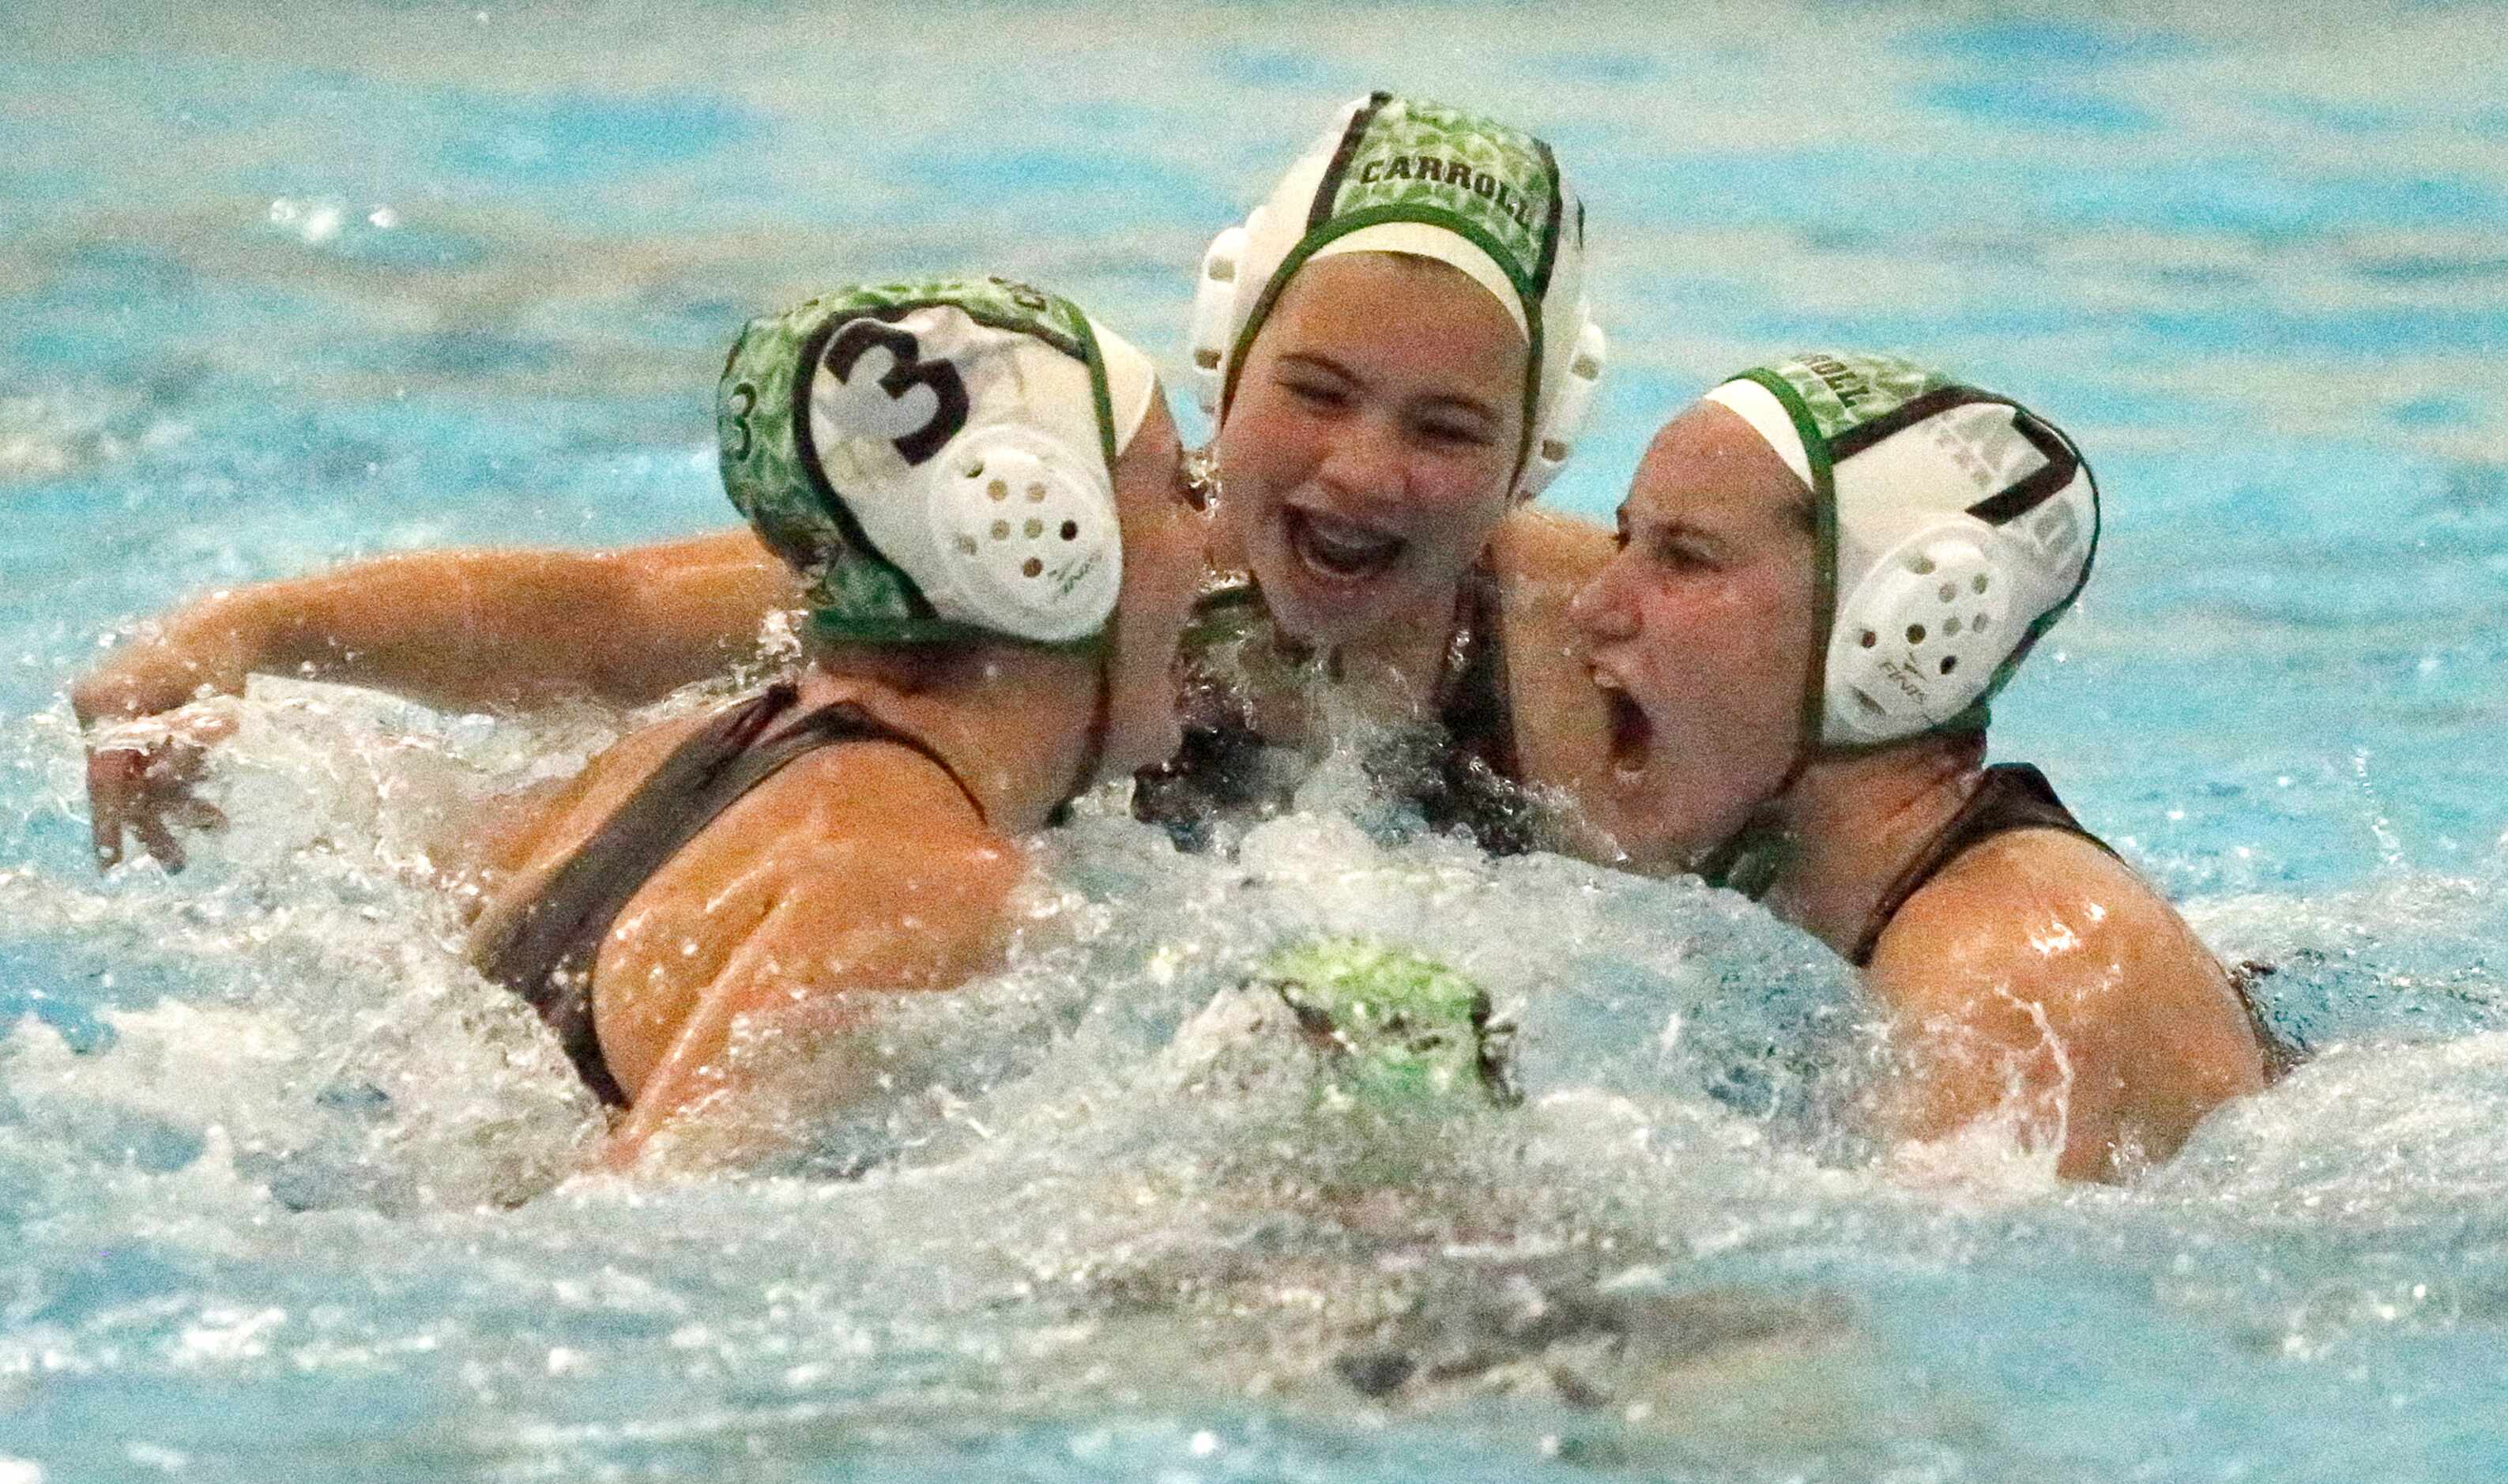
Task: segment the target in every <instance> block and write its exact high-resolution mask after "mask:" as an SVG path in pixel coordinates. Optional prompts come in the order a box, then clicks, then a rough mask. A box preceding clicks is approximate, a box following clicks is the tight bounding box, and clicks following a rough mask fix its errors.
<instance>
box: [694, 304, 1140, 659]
mask: <svg viewBox="0 0 2508 1484" xmlns="http://www.w3.org/2000/svg"><path fill="white" fill-rule="evenodd" d="M1155 395H1157V372H1156V369H1155V368H1154V367H1153V366H1152V364H1151V362H1150V360H1149V357H1147V356H1146V355H1143V354H1142V353H1141V352H1139V351H1138V350H1136V349H1134V348H1133V347H1132V346H1131V345H1129V344H1128V343H1126V342H1125V340H1124V339H1123V338H1122V337H1120V336H1118V335H1115V334H1114V333H1112V332H1111V331H1108V330H1106V329H1104V328H1102V327H1101V326H1099V325H1097V324H1095V323H1094V322H1093V321H1091V320H1090V319H1089V318H1088V315H1085V314H1083V313H1082V312H1081V311H1080V309H1079V307H1078V306H1076V305H1074V304H1072V303H1071V302H1070V301H1069V300H1067V299H1063V298H1060V297H1057V296H1055V295H1052V294H1048V293H1045V292H1043V291H1041V290H1038V289H1034V288H1030V287H1028V286H1027V285H1025V284H1023V283H1014V282H1011V281H1009V280H1006V279H1002V278H967V279H932V280H927V281H918V282H907V283H891V284H880V285H874V286H864V287H855V288H846V289H840V290H838V291H836V292H834V293H830V294H823V295H821V296H819V297H818V298H815V299H812V300H810V301H808V302H807V303H805V304H802V305H799V306H797V307H796V308H794V309H792V310H789V311H787V312H785V313H784V314H781V315H768V316H765V317H763V318H758V319H753V320H751V321H750V322H749V326H748V328H747V329H745V330H743V331H742V332H741V336H740V340H739V343H738V344H736V345H735V346H733V347H732V351H731V356H730V359H729V360H728V361H727V362H726V363H725V365H724V367H723V374H722V382H721V385H720V388H719V394H718V396H717V400H716V417H717V427H718V431H719V435H720V439H721V446H722V483H723V489H724V492H725V493H726V494H728V495H729V496H730V497H731V502H732V503H733V504H734V505H737V506H738V507H739V508H740V512H741V514H743V515H745V516H747V517H748V519H749V522H750V524H751V525H752V526H753V527H755V528H756V532H757V534H758V537H759V538H760V539H762V540H763V541H764V542H765V543H766V545H767V546H768V547H769V548H770V549H771V550H773V551H774V552H775V553H776V554H777V555H779V556H781V557H782V558H783V559H784V560H785V561H787V562H790V563H791V564H793V567H794V568H795V569H796V570H798V571H799V572H801V573H802V574H803V575H805V576H806V577H807V578H808V579H809V583H810V589H809V591H810V602H811V605H812V613H811V617H812V620H813V622H814V623H815V624H817V625H818V626H819V627H820V628H821V629H823V630H824V631H826V632H828V633H829V634H830V635H832V636H833V637H837V638H840V639H846V640H854V641H864V642H872V643H909V642H912V643H920V642H931V641H947V640H972V639H999V638H1004V637H1008V638H1012V639H1018V640H1025V641H1029V642H1032V643H1039V644H1067V643H1072V642H1075V641H1082V640H1088V639H1089V638H1091V637H1093V636H1095V635H1097V634H1098V633H1099V632H1100V631H1101V630H1102V629H1103V628H1104V627H1105V625H1106V621H1107V619H1108V617H1109V615H1111V614H1112V613H1113V612H1114V610H1115V599H1116V595H1117V593H1118V592H1119V590H1120V589H1121V588H1122V586H1123V576H1124V563H1123V539H1122V528H1121V524H1120V522H1119V521H1118V519H1117V516H1116V509H1115V486H1114V468H1115V461H1116V460H1117V459H1118V458H1120V457H1121V456H1122V453H1123V451H1124V449H1125V447H1127V446H1128V445H1129V444H1130V442H1131V439H1132V435H1133V433H1135V432H1136V431H1138V430H1139V428H1140V426H1141V423H1142V421H1143V419H1145V418H1146V417H1147V416H1148V414H1149V408H1150V400H1151V398H1152V397H1154V396H1155Z"/></svg>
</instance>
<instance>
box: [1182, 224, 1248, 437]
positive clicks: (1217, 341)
mask: <svg viewBox="0 0 2508 1484" xmlns="http://www.w3.org/2000/svg"><path fill="white" fill-rule="evenodd" d="M1262 215H1263V208H1262V207H1261V206H1256V207H1255V208H1254V219H1255V220H1257V221H1260V220H1261V219H1262ZM1246 233H1247V229H1246V228H1244V227H1231V228H1229V229H1228V230H1227V231H1225V232H1222V233H1221V234H1219V236H1217V237H1215V238H1212V239H1211V240H1210V246H1209V247H1208V249H1206V250H1205V251H1204V252H1203V253H1202V255H1201V276H1200V277H1199V278H1196V279H1195V280H1194V289H1193V319H1192V322H1191V324H1190V326H1189V327H1188V329H1187V331H1186V345H1185V350H1186V352H1187V355H1188V357H1189V359H1190V362H1191V364H1192V367H1193V369H1192V370H1191V371H1190V372H1188V373H1187V375H1188V376H1190V377H1191V379H1192V381H1193V400H1194V405H1196V406H1198V407H1199V408H1200V409H1201V411H1202V415H1203V416H1204V417H1207V418H1210V419H1212V420H1213V421H1216V420H1217V419H1218V417H1219V401H1220V397H1221V394H1222V393H1223V392H1224V391H1225V390H1227V387H1228V353H1229V347H1230V346H1231V345H1232V344H1234V343H1235V341H1236V323H1237V317H1236V294H1237V286H1238V285H1237V273H1238V270H1239V269H1240V268H1241V267H1242V266H1243V264H1244V260H1245V241H1246ZM1249 309H1250V306H1249Z"/></svg>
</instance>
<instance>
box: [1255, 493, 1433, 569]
mask: <svg viewBox="0 0 2508 1484" xmlns="http://www.w3.org/2000/svg"><path fill="white" fill-rule="evenodd" d="M1282 518H1283V520H1284V522H1285V524H1286V526H1287V529H1288V536H1289V547H1290V549H1291V550H1293V551H1295V552H1297V554H1298V556H1299V558H1300V559H1301V560H1302V561H1304V562H1305V563H1306V564H1307V565H1308V566H1309V567H1310V568H1312V569H1314V570H1315V572H1316V573H1318V574H1320V575H1323V576H1326V577H1331V578H1334V579H1336V580H1339V581H1350V580H1354V579H1357V578H1361V577H1372V576H1375V575H1378V574H1379V573H1382V572H1383V571H1384V570H1386V569H1387V568H1389V567H1391V566H1392V565H1393V564H1394V563H1395V562H1396V561H1398V560H1400V559H1401V556H1402V552H1403V549H1404V548H1405V547H1407V546H1409V545H1410V544H1411V543H1410V542H1409V541H1406V540H1404V539H1403V538H1400V537H1398V536H1387V535H1385V534H1384V533H1383V532H1382V531H1377V530H1374V529H1372V528H1370V527H1367V526H1362V525H1359V524H1357V523H1355V522H1353V521H1346V520H1342V519H1340V518H1339V517H1336V516H1331V515H1326V514H1324V513H1322V512H1321V511H1317V510H1304V509H1300V508H1298V507H1297V506H1294V505H1292V506H1290V507H1289V508H1288V509H1287V510H1286V511H1284V512H1283V517H1282Z"/></svg>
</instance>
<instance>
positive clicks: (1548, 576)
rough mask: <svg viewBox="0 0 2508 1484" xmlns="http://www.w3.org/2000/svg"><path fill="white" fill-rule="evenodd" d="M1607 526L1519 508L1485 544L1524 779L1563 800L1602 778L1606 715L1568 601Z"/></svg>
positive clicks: (1606, 556)
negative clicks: (1494, 582) (1558, 792)
mask: <svg viewBox="0 0 2508 1484" xmlns="http://www.w3.org/2000/svg"><path fill="white" fill-rule="evenodd" d="M1611 549H1612V541H1611V533H1609V532H1608V531H1605V530H1604V529H1603V528H1601V527H1600V526H1597V525H1594V524H1593V523H1591V522H1589V521H1584V520H1579V519H1577V518H1576V517H1574V516H1569V515H1563V514H1560V513H1558V512H1556V511H1551V510H1542V509H1535V508H1532V507H1529V506H1528V507H1526V508H1524V509H1521V510H1518V511H1516V512H1515V513H1514V514H1512V515H1510V516H1508V517H1507V519H1506V521H1505V523H1504V524H1503V525H1502V526H1500V527H1499V530H1498V534H1497V536H1496V537H1495V538H1494V539H1493V540H1492V542H1491V546H1490V560H1491V567H1492V569H1493V571H1494V573H1495V575H1496V576H1497V579H1498V587H1499V601H1500V605H1501V610H1502V614H1503V618H1502V621H1503V623H1504V625H1505V629H1504V633H1505V650H1506V669H1507V689H1508V692H1509V696H1508V699H1509V703H1510V706H1511V709H1512V712H1513V715H1514V718H1515V727H1516V752H1517V756H1518V761H1519V766H1520V767H1521V768H1522V770H1523V774H1524V781H1525V782H1527V783H1531V784H1533V785H1536V786H1539V787H1543V788H1548V789H1554V790H1561V791H1564V792H1565V793H1567V794H1568V796H1569V798H1570V801H1573V800H1574V799H1575V798H1580V797H1583V796H1587V795H1589V794H1592V795H1593V797H1597V798H1599V797H1600V795H1599V794H1595V793H1594V791H1597V790H1601V789H1603V788H1604V787H1605V786H1606V785H1607V782H1608V774H1609V765H1610V761H1609V760H1610V718H1609V713H1608V711H1607V710H1606V709H1605V707H1604V704H1603V697H1602V692H1601V691H1599V690H1597V689H1596V688H1595V687H1594V684H1593V681H1592V678H1591V676H1590V675H1589V674H1588V673H1587V670H1586V664H1585V649H1584V644H1583V641H1582V639H1581V637H1580V636H1579V634H1578V632H1577V629H1576V626H1575V623H1574V621H1573V618H1572V615H1571V614H1570V612H1569V605H1570V604H1571V603H1573V602H1574V600H1575V597H1576V593H1577V591H1578V590H1579V589H1580V588H1582V587H1583V586H1584V585H1585V583H1586V582H1587V581H1588V580H1589V579H1591V578H1592V576H1593V575H1594V574H1595V573H1596V572H1598V571H1600V570H1601V569H1602V567H1603V565H1604V563H1605V562H1608V561H1609V560H1610V557H1611Z"/></svg>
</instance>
